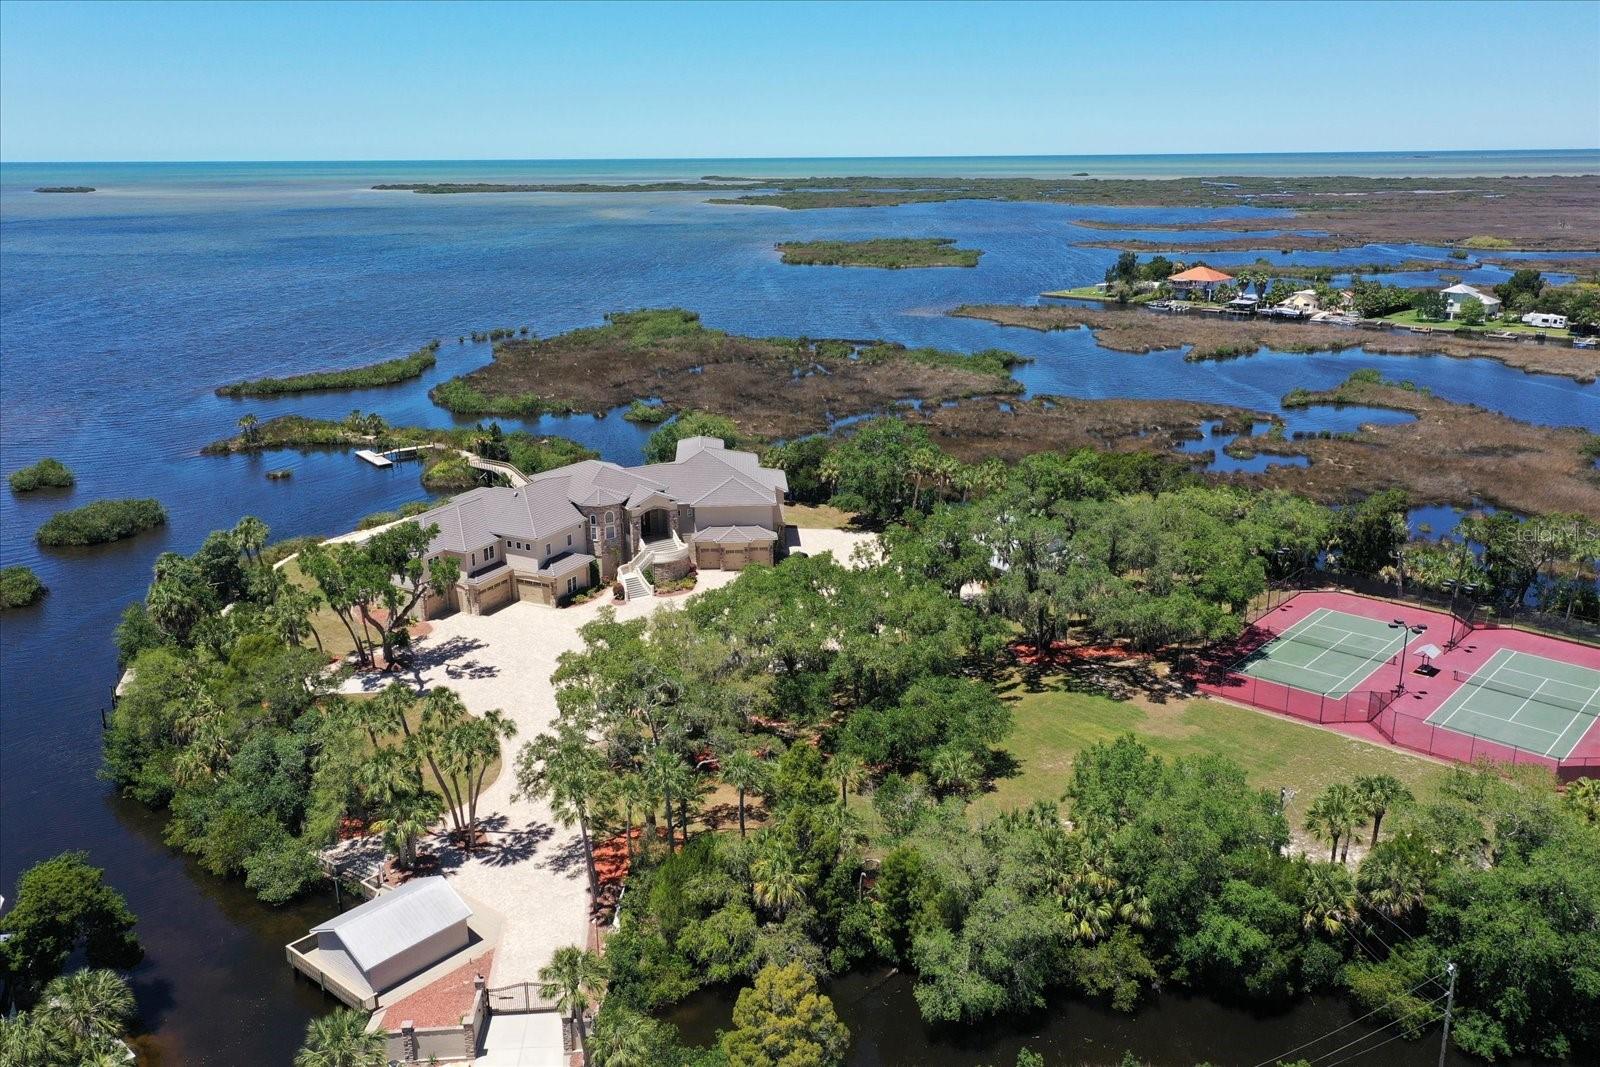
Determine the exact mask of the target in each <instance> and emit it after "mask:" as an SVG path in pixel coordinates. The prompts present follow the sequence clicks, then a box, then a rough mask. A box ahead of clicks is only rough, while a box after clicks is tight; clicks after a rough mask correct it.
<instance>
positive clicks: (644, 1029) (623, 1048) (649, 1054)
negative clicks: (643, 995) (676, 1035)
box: [594, 1004, 660, 1067]
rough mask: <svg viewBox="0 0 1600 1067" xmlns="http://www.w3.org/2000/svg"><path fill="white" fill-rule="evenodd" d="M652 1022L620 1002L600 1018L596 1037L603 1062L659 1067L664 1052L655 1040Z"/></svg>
mask: <svg viewBox="0 0 1600 1067" xmlns="http://www.w3.org/2000/svg"><path fill="white" fill-rule="evenodd" d="M652 1023H653V1020H651V1019H649V1018H647V1017H646V1016H644V1015H641V1014H639V1013H638V1012H636V1011H631V1010H629V1009H627V1008H624V1007H622V1006H621V1005H620V1004H619V1005H616V1006H614V1007H613V1008H612V1009H611V1010H610V1011H607V1012H606V1013H605V1014H604V1015H603V1016H599V1017H597V1018H596V1019H595V1030H594V1038H595V1045H596V1048H595V1053H596V1056H597V1058H598V1059H599V1061H600V1062H601V1063H603V1064H605V1067H657V1064H658V1063H659V1062H660V1054H659V1050H658V1047H657V1045H656V1043H655V1042H654V1041H652V1040H651V1032H650V1031H651V1026H652ZM656 1025H660V1024H656Z"/></svg>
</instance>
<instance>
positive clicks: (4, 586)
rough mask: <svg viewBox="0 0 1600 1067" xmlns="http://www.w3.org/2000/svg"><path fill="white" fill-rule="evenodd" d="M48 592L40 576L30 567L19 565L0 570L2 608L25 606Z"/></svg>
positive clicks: (0, 602) (0, 606)
mask: <svg viewBox="0 0 1600 1067" xmlns="http://www.w3.org/2000/svg"><path fill="white" fill-rule="evenodd" d="M46 592H47V590H46V589H45V587H44V583H43V582H41V581H40V580H39V576H38V575H37V574H34V573H33V571H32V570H31V569H30V568H28V567H23V566H21V565H18V566H16V567H7V568H5V569H4V570H0V609H3V608H25V607H27V606H28V605H29V604H32V603H34V602H35V601H37V600H38V599H39V598H40V597H42V596H44V594H45V593H46Z"/></svg>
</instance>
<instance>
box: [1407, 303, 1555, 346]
mask: <svg viewBox="0 0 1600 1067" xmlns="http://www.w3.org/2000/svg"><path fill="white" fill-rule="evenodd" d="M1383 321H1384V322H1392V323H1394V324H1395V325H1397V326H1428V327H1431V328H1432V329H1435V330H1444V331H1451V332H1453V331H1455V330H1459V329H1460V328H1461V323H1459V322H1437V321H1435V320H1433V319H1424V318H1421V317H1419V316H1418V315H1417V312H1416V310H1415V309H1412V310H1409V311H1397V312H1395V313H1394V314H1393V315H1385V316H1384V317H1383ZM1474 328H1475V329H1481V330H1482V331H1483V332H1484V333H1525V334H1527V335H1528V336H1530V337H1534V336H1537V335H1539V334H1544V335H1545V336H1546V337H1559V338H1561V339H1562V340H1571V338H1572V331H1571V330H1553V329H1550V328H1548V327H1544V326H1528V325H1525V324H1523V323H1520V322H1494V321H1488V322H1485V323H1484V324H1483V325H1482V326H1479V327H1474Z"/></svg>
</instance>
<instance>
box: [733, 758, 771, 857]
mask: <svg viewBox="0 0 1600 1067" xmlns="http://www.w3.org/2000/svg"><path fill="white" fill-rule="evenodd" d="M722 780H723V781H724V782H727V783H728V784H729V785H731V786H733V788H735V789H737V790H738V791H739V836H740V837H743V836H745V828H744V815H745V796H746V795H747V794H749V793H751V792H754V791H756V790H759V789H761V788H762V787H763V786H764V785H765V784H766V781H767V765H766V764H765V763H763V762H762V761H761V760H760V758H759V757H757V756H756V754H755V753H754V752H751V751H750V750H749V749H743V748H741V749H737V750H736V751H734V752H731V753H729V754H728V757H727V758H726V759H724V760H723V761H722Z"/></svg>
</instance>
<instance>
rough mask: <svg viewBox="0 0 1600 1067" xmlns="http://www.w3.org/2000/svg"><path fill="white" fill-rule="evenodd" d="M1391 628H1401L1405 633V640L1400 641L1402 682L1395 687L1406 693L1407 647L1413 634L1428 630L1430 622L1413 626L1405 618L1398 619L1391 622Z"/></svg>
mask: <svg viewBox="0 0 1600 1067" xmlns="http://www.w3.org/2000/svg"><path fill="white" fill-rule="evenodd" d="M1389 629H1391V630H1400V631H1401V632H1402V633H1403V634H1404V635H1405V640H1403V641H1401V642H1400V684H1399V685H1397V686H1395V687H1394V691H1395V692H1396V693H1404V692H1405V691H1406V648H1407V646H1409V645H1410V644H1411V635H1412V634H1419V635H1420V634H1424V633H1427V632H1428V624H1427V623H1425V622H1419V623H1417V624H1416V625H1415V626H1413V625H1411V623H1409V622H1406V620H1404V619H1396V620H1394V621H1393V622H1391V623H1390V624H1389Z"/></svg>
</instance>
